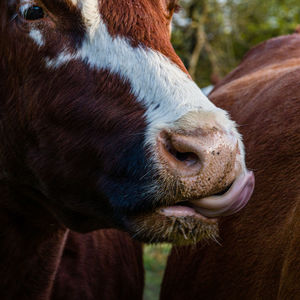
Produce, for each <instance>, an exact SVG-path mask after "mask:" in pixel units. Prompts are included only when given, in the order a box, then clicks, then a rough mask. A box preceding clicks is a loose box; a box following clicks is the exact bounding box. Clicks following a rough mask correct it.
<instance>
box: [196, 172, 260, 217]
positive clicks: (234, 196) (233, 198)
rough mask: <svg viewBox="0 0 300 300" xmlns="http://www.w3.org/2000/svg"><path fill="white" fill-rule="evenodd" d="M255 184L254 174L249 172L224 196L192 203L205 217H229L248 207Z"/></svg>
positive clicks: (237, 180) (236, 181) (239, 178)
mask: <svg viewBox="0 0 300 300" xmlns="http://www.w3.org/2000/svg"><path fill="white" fill-rule="evenodd" d="M254 184H255V179H254V174H253V172H247V173H246V174H243V175H241V176H240V177H238V178H237V179H236V180H235V182H234V183H233V185H232V186H231V188H230V189H229V191H228V192H227V193H225V194H224V195H221V196H211V197H207V198H203V199H200V200H195V201H191V203H192V204H193V207H194V208H195V210H196V211H197V212H199V213H200V214H201V215H203V216H205V217H209V218H214V217H220V216H229V215H232V214H234V213H237V212H238V211H240V210H241V209H242V208H243V207H245V206H246V204H247V203H248V201H249V199H250V198H251V195H252V193H253V190H254Z"/></svg>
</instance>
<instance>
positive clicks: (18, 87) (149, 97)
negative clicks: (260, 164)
mask: <svg viewBox="0 0 300 300" xmlns="http://www.w3.org/2000/svg"><path fill="white" fill-rule="evenodd" d="M176 6H177V2H176V1H175V0H126V1H125V0H102V1H99V0H8V1H4V0H1V2H0V17H1V20H0V26H1V27H0V42H1V43H0V60H1V64H0V68H1V69H0V96H1V103H0V124H1V126H0V129H1V131H0V139H1V149H0V165H1V176H2V177H5V178H6V180H7V181H9V182H10V184H11V186H15V187H16V188H18V189H19V190H22V189H23V188H24V189H26V190H27V191H28V190H30V191H31V192H34V193H35V195H36V197H35V198H36V199H38V201H39V202H40V203H41V204H42V205H44V206H45V207H46V208H47V209H49V211H50V212H51V213H52V214H54V215H55V216H56V217H57V219H58V220H59V221H60V222H61V223H63V224H65V225H66V226H68V227H69V228H71V229H73V230H77V231H81V232H85V231H89V230H94V229H99V228H108V227H115V228H120V229H122V230H126V231H128V232H130V233H131V234H132V235H133V236H135V237H137V238H139V239H140V240H143V241H148V242H149V241H153V242H162V241H168V242H190V241H197V240H199V239H201V238H207V237H211V236H215V235H216V234H217V220H216V219H214V217H218V216H222V215H227V214H231V213H234V212H236V211H238V210H239V209H241V208H242V207H243V206H244V205H245V204H246V202H247V201H248V200H249V197H250V195H251V192H252V189H253V175H252V173H250V172H248V171H247V169H246V167H245V163H244V150H243V144H242V142H241V137H240V135H239V134H238V132H237V130H236V125H235V123H234V122H233V121H231V120H230V119H229V117H228V115H227V113H226V112H225V111H223V110H221V109H218V108H217V107H215V105H214V104H212V103H211V102H210V101H209V100H208V99H207V98H206V97H205V96H204V95H203V94H202V93H201V91H200V89H199V88H198V87H197V86H196V84H195V83H194V82H193V81H192V80H191V78H190V77H189V75H188V74H187V71H186V69H185V68H184V66H183V64H182V62H181V61H180V59H179V58H178V56H177V55H176V53H175V52H174V50H173V48H172V45H171V43H170V22H171V17H172V14H173V12H174V10H175V9H176ZM228 189H229V190H228ZM227 190H228V191H227Z"/></svg>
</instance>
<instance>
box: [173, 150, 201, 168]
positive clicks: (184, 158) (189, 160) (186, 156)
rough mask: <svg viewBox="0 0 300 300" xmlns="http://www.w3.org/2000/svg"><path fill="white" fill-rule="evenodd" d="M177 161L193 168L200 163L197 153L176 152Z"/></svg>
mask: <svg viewBox="0 0 300 300" xmlns="http://www.w3.org/2000/svg"><path fill="white" fill-rule="evenodd" d="M174 156H175V157H176V159H177V160H179V161H181V162H184V163H186V165H189V166H192V165H195V164H196V163H198V162H199V158H198V156H197V155H196V154H195V153H192V152H184V153H182V152H179V151H176V153H175V155H174Z"/></svg>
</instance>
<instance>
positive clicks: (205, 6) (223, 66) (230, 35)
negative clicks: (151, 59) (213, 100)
mask: <svg viewBox="0 0 300 300" xmlns="http://www.w3.org/2000/svg"><path fill="white" fill-rule="evenodd" d="M181 4H182V7H183V9H182V11H181V12H180V13H179V14H178V15H177V16H175V18H174V29H173V38H172V39H173V45H174V47H175V49H176V51H177V52H178V54H179V55H180V56H181V58H182V60H183V62H184V63H185V65H186V66H187V68H188V69H189V71H190V73H191V75H192V76H193V77H194V79H195V80H196V81H197V83H198V84H199V85H200V86H206V85H209V84H210V83H211V82H212V81H217V80H218V79H220V78H222V77H223V76H225V75H226V74H227V73H228V72H229V71H230V70H232V69H233V68H234V67H235V66H236V65H237V64H238V63H239V62H240V61H241V59H242V57H243V55H244V54H245V53H246V52H247V51H248V50H249V49H250V48H251V47H253V46H254V45H256V44H258V43H260V42H262V41H264V40H266V39H269V38H271V37H275V36H278V35H282V34H288V33H293V32H294V31H295V30H296V28H297V25H298V24H299V23H300V5H299V1H296V0H263V1H262V0H248V1H245V0H201V1H200V0H182V1H181Z"/></svg>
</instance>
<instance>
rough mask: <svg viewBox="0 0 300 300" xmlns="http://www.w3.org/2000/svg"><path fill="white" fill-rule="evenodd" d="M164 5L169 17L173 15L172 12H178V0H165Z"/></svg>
mask: <svg viewBox="0 0 300 300" xmlns="http://www.w3.org/2000/svg"><path fill="white" fill-rule="evenodd" d="M165 7H166V10H167V13H168V14H169V18H170V19H171V18H172V17H173V15H174V13H176V12H179V10H180V9H181V6H180V5H179V0H165Z"/></svg>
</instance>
